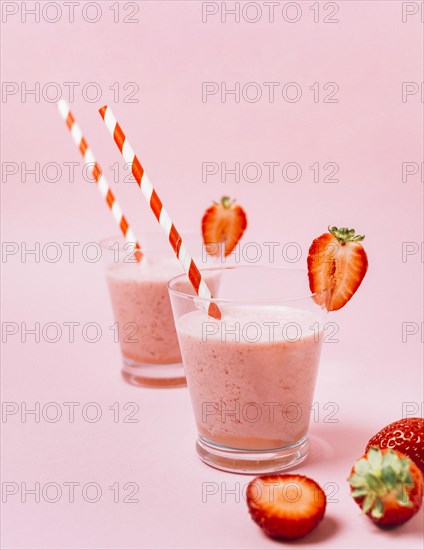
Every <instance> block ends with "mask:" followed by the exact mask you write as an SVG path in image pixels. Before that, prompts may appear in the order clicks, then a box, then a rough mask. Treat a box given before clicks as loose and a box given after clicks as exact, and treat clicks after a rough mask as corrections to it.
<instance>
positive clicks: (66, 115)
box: [57, 99, 142, 262]
mask: <svg viewBox="0 0 424 550" xmlns="http://www.w3.org/2000/svg"><path fill="white" fill-rule="evenodd" d="M57 107H58V110H59V113H60V116H61V117H62V118H63V120H64V121H65V122H66V125H67V127H68V128H69V131H70V132H71V136H72V139H73V141H74V143H75V145H76V146H77V147H78V149H79V150H80V152H81V155H82V156H83V158H84V160H85V162H86V163H87V164H89V169H90V172H91V174H92V176H93V178H94V179H95V181H96V183H97V188H98V190H99V191H100V194H101V195H102V197H103V198H104V199H105V201H106V203H107V204H108V206H109V208H110V210H111V212H112V216H113V218H114V219H115V221H116V223H117V224H118V226H119V228H120V230H121V231H122V234H123V235H124V237H125V239H126V240H127V242H128V243H131V244H132V245H134V257H135V259H136V260H137V262H139V261H140V260H141V258H142V253H141V250H140V244H139V242H138V241H137V239H136V237H135V235H134V233H133V230H132V229H131V227H130V226H129V224H128V222H127V219H126V218H125V216H124V214H123V213H122V210H121V207H120V206H119V204H118V201H117V200H116V199H115V196H114V194H113V193H112V189H111V188H110V186H109V184H108V182H107V181H106V178H105V177H104V175H103V174H102V171H101V169H100V166H99V165H98V164H97V161H96V159H95V158H94V155H93V152H92V151H91V149H90V148H89V147H88V144H87V141H86V140H85V138H84V136H83V133H82V131H81V128H80V127H79V126H78V124H77V122H76V121H75V118H74V116H73V114H72V113H71V111H70V110H69V105H68V104H67V102H66V101H65V100H64V99H61V100H60V101H58V103H57Z"/></svg>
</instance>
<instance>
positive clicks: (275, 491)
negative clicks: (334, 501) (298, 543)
mask: <svg viewBox="0 0 424 550" xmlns="http://www.w3.org/2000/svg"><path fill="white" fill-rule="evenodd" d="M246 497H247V505H248V507H249V512H250V515H251V516H252V519H253V521H255V522H256V523H257V524H258V525H259V526H260V527H261V528H262V529H263V530H264V531H265V533H266V534H267V535H268V536H270V537H273V538H282V539H299V538H301V537H304V536H305V535H307V534H308V533H310V532H311V531H312V530H313V529H315V527H316V526H317V525H318V524H319V522H320V521H321V520H322V518H323V517H324V513H325V506H326V503H327V499H326V497H325V493H324V491H323V490H322V489H321V487H320V486H319V485H318V483H316V482H315V481H314V480H313V479H310V478H309V477H306V476H302V475H290V474H286V475H265V476H261V477H256V478H255V479H253V480H252V481H251V482H250V483H249V485H248V487H247V493H246Z"/></svg>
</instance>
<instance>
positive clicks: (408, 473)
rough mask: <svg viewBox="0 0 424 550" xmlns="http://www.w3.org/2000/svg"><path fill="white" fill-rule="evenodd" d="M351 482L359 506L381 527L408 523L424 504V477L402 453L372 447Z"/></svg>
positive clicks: (352, 491) (354, 470) (355, 471)
mask: <svg viewBox="0 0 424 550" xmlns="http://www.w3.org/2000/svg"><path fill="white" fill-rule="evenodd" d="M348 482H349V484H350V487H351V496H352V497H353V499H354V500H355V502H356V503H357V504H358V505H359V506H360V508H361V509H362V511H363V513H364V514H366V515H367V516H368V517H369V518H371V520H372V521H373V522H374V523H376V524H377V525H379V526H380V527H395V526H397V525H401V524H402V523H405V522H406V521H408V520H409V519H411V518H412V517H413V516H414V515H415V514H416V513H417V512H418V510H419V509H420V507H421V504H422V498H423V475H422V473H421V471H420V469H419V468H418V466H417V465H416V464H415V463H414V462H413V461H412V460H411V459H409V458H408V457H407V456H406V455H404V454H403V453H400V452H399V451H394V450H392V449H379V448H378V447H371V448H370V449H369V450H368V452H367V453H366V454H365V455H364V456H363V457H362V458H360V459H359V460H357V461H356V462H355V464H354V466H353V468H352V470H351V473H350V476H349V478H348Z"/></svg>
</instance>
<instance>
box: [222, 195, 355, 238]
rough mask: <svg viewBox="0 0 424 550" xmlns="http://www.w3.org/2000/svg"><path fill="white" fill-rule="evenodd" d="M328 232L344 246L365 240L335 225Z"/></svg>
mask: <svg viewBox="0 0 424 550" xmlns="http://www.w3.org/2000/svg"><path fill="white" fill-rule="evenodd" d="M223 198H224V197H223ZM328 231H329V232H330V233H331V234H332V235H334V237H336V239H337V240H338V241H339V243H342V244H344V243H348V242H349V241H351V242H359V241H363V240H364V239H365V235H355V230H354V229H348V228H347V227H340V229H339V228H337V227H336V226H335V225H333V227H330V226H328Z"/></svg>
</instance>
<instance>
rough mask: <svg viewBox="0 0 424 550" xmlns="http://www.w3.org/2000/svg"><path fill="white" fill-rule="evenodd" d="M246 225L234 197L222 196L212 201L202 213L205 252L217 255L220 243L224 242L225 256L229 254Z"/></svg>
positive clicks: (244, 215) (242, 211) (245, 219)
mask: <svg viewBox="0 0 424 550" xmlns="http://www.w3.org/2000/svg"><path fill="white" fill-rule="evenodd" d="M246 227H247V218H246V213H245V211H244V210H243V208H242V207H241V206H240V205H238V204H236V200H235V199H231V198H230V197H227V196H224V197H222V198H221V201H220V202H215V201H214V203H213V205H212V206H210V207H209V208H208V209H207V210H206V212H205V213H204V215H203V218H202V235H203V242H204V243H205V245H206V252H207V253H208V254H210V255H211V256H216V255H219V253H220V245H221V243H225V256H228V255H229V254H231V252H232V251H233V250H234V248H235V246H236V245H237V243H238V242H239V241H240V239H241V237H242V235H243V233H244V230H245V229H246Z"/></svg>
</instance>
